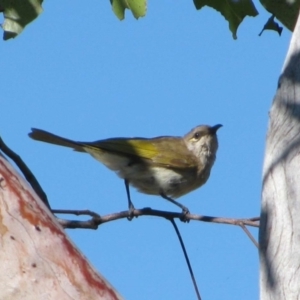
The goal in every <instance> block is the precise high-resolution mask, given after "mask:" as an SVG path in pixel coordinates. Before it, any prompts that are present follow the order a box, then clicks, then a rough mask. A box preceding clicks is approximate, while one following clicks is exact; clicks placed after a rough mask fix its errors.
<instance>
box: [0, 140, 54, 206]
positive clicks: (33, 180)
mask: <svg viewBox="0 0 300 300" xmlns="http://www.w3.org/2000/svg"><path fill="white" fill-rule="evenodd" d="M0 150H1V151H2V152H3V153H4V154H5V155H7V156H8V157H9V158H10V159H11V160H12V161H13V162H14V163H15V164H16V165H17V166H18V168H19V169H20V171H21V172H22V173H23V175H24V177H25V178H26V180H27V181H28V182H29V183H30V185H31V187H32V188H33V190H34V191H35V192H36V193H37V195H38V196H39V197H40V198H41V200H42V201H43V202H44V203H45V205H46V206H47V207H48V208H49V209H51V207H50V204H49V202H48V198H47V195H46V194H45V192H44V191H43V189H42V187H41V186H40V184H39V182H38V181H37V179H36V178H35V176H34V175H33V173H32V172H31V171H30V170H29V168H28V167H27V165H26V164H25V163H24V161H23V160H22V158H21V157H20V156H19V155H18V154H16V153H15V152H14V151H12V150H11V149H10V148H9V147H8V146H7V145H6V144H5V143H4V142H3V140H2V138H1V137H0Z"/></svg>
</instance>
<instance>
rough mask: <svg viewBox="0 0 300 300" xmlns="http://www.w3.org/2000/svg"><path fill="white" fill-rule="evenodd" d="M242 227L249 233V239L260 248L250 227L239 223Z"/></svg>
mask: <svg viewBox="0 0 300 300" xmlns="http://www.w3.org/2000/svg"><path fill="white" fill-rule="evenodd" d="M239 225H240V226H241V227H242V229H243V230H244V231H245V233H246V234H247V235H248V237H249V239H250V240H251V241H252V242H253V244H254V245H255V246H256V247H257V248H259V245H258V242H257V241H256V239H255V238H254V237H253V235H252V234H251V232H250V231H249V230H248V228H247V227H246V226H245V224H243V223H241V224H239Z"/></svg>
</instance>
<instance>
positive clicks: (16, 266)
mask: <svg viewBox="0 0 300 300" xmlns="http://www.w3.org/2000/svg"><path fill="white" fill-rule="evenodd" d="M0 261H1V264H0V299H22V300H26V299H30V300H32V299H60V300H61V299H72V300H74V299H105V300H108V299H109V300H112V299H114V300H117V299H121V297H120V296H119V295H118V293H117V292H116V291H115V290H114V288H113V287H112V286H111V285H110V284H109V283H108V282H107V281H106V280H105V279H104V278H103V277H102V276H101V275H100V274H99V273H97V272H96V271H95V270H94V269H93V267H92V266H91V265H90V264H89V262H88V261H87V259H86V258H85V257H84V256H83V255H82V254H81V253H80V251H79V250H78V249H77V248H76V247H75V246H74V244H73V243H72V242H71V241H70V239H69V238H68V236H67V235H66V233H65V232H64V230H63V229H62V228H61V226H60V225H59V224H58V223H57V221H56V219H55V217H54V216H53V215H52V214H51V213H50V212H49V210H48V209H47V208H46V206H45V205H44V204H43V203H42V202H41V200H40V199H39V198H38V196H37V195H36V194H35V193H34V191H33V190H32V189H31V188H30V186H28V184H27V182H26V181H25V180H24V179H23V178H22V177H21V176H20V175H19V174H18V173H17V172H16V171H15V170H14V169H13V168H12V167H11V165H10V164H9V163H8V162H7V161H6V160H5V159H4V158H3V157H2V156H1V155H0Z"/></svg>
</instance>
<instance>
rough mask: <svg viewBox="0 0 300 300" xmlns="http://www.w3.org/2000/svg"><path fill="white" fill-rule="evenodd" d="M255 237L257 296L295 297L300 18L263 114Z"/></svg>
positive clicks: (299, 250) (299, 218) (299, 259)
mask: <svg viewBox="0 0 300 300" xmlns="http://www.w3.org/2000/svg"><path fill="white" fill-rule="evenodd" d="M259 241H260V266H261V267H260V296H261V299H262V300H266V299H288V300H293V299H299V298H300V22H299V19H298V21H297V24H296V28H295V31H294V33H293V36H292V40H291V43H290V47H289V50H288V53H287V57H286V60H285V63H284V66H283V71H282V75H281V76H280V78H279V82H278V89H277V93H276V95H275V98H274V101H273V104H272V107H271V111H270V120H269V129H268V136H267V144H266V153H265V162H264V168H263V189H262V209H261V225H260V231H259Z"/></svg>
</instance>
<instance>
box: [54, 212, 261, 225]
mask: <svg viewBox="0 0 300 300" xmlns="http://www.w3.org/2000/svg"><path fill="white" fill-rule="evenodd" d="M52 212H53V213H54V214H73V215H88V216H91V217H92V218H91V219H90V220H87V221H69V220H62V219H59V222H60V224H61V225H62V226H63V227H65V228H81V229H95V228H97V226H98V225H101V224H104V223H107V222H111V221H115V220H119V219H125V218H127V216H128V211H127V210H125V211H121V212H118V213H112V214H108V215H105V216H99V215H98V214H97V213H95V212H92V211H90V210H70V209H68V210H63V209H53V210H52ZM132 213H133V216H134V217H141V216H155V217H162V218H166V219H182V217H183V215H182V213H177V212H170V211H162V210H155V209H151V208H149V207H146V208H143V209H134V210H133V212H132ZM184 217H185V220H187V221H192V220H193V221H202V222H210V223H218V224H228V225H238V226H240V225H241V224H244V225H247V226H252V227H258V226H259V222H258V221H253V220H252V219H253V218H252V219H233V218H222V217H210V216H201V215H195V214H186V215H184ZM255 220H258V218H255Z"/></svg>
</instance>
